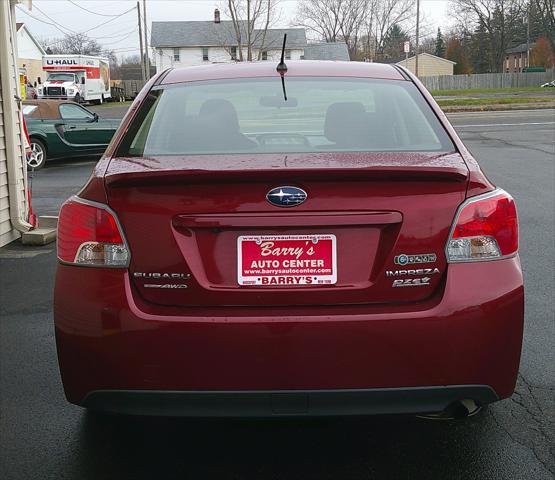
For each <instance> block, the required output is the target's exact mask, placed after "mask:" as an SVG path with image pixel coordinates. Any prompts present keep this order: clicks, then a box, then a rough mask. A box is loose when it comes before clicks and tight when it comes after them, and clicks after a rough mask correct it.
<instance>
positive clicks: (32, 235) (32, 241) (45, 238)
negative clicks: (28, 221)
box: [21, 215, 58, 245]
mask: <svg viewBox="0 0 555 480" xmlns="http://www.w3.org/2000/svg"><path fill="white" fill-rule="evenodd" d="M57 231H58V217H56V216H53V215H44V216H40V217H39V227H38V228H35V229H33V230H29V231H28V232H24V233H23V234H22V235H21V243H22V244H23V245H47V244H49V243H52V242H53V241H55V240H56V234H57Z"/></svg>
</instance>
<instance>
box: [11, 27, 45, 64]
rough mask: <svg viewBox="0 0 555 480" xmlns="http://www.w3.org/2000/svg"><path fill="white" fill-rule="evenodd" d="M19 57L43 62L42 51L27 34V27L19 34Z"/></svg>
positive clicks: (21, 29) (20, 30) (22, 28)
mask: <svg viewBox="0 0 555 480" xmlns="http://www.w3.org/2000/svg"><path fill="white" fill-rule="evenodd" d="M17 56H18V57H19V58H27V59H30V60H40V61H41V62H42V51H41V50H40V48H39V47H37V45H36V43H35V42H34V41H33V39H32V38H31V37H30V36H29V34H28V33H27V30H26V28H25V26H23V27H21V28H20V29H19V30H18V32H17Z"/></svg>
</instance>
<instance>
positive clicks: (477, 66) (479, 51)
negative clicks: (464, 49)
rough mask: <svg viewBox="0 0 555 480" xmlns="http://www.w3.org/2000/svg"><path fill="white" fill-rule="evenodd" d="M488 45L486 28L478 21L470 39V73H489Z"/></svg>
mask: <svg viewBox="0 0 555 480" xmlns="http://www.w3.org/2000/svg"><path fill="white" fill-rule="evenodd" d="M489 49H490V44H489V42H488V36H487V32H486V27H485V25H484V22H483V21H480V23H479V24H478V28H476V30H475V31H474V35H472V37H471V39H470V48H469V50H470V61H471V63H472V71H473V72H474V73H490V72H491V71H492V70H491V67H490V62H489V58H490V56H491V55H490V52H489Z"/></svg>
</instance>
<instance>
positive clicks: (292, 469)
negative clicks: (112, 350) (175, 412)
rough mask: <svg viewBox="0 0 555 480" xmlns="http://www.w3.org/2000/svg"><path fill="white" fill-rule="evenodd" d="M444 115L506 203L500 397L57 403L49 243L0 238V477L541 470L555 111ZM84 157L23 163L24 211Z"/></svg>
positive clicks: (66, 178) (547, 383) (454, 474)
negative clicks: (316, 414) (450, 412)
mask: <svg viewBox="0 0 555 480" xmlns="http://www.w3.org/2000/svg"><path fill="white" fill-rule="evenodd" d="M99 108H102V110H100V109H99V110H97V111H98V112H99V114H100V115H105V116H106V115H112V116H117V115H121V111H120V110H121V107H119V108H120V110H117V107H116V109H114V108H113V107H99ZM450 119H451V121H452V122H453V124H454V125H455V128H456V129H457V131H458V132H459V134H460V135H461V137H462V139H463V141H464V142H465V143H466V145H467V146H468V147H469V148H470V149H471V151H472V152H473V153H474V155H475V156H476V157H477V159H478V160H479V161H480V163H481V165H482V167H483V169H484V171H485V172H486V174H487V175H488V176H489V178H490V179H491V180H492V181H493V182H494V183H495V184H497V185H498V186H500V187H502V188H504V189H506V190H508V191H509V192H510V193H511V194H513V196H514V197H515V199H516V201H517V205H518V208H519V215H520V232H521V236H520V240H521V258H522V264H523V270H524V276H525V285H526V295H527V297H526V326H525V337H524V346H523V353H522V359H521V369H520V375H519V380H518V385H517V391H516V393H515V394H514V396H513V397H512V398H511V399H510V400H505V401H503V402H499V403H497V404H494V405H492V406H490V407H489V408H488V409H486V410H485V411H484V412H482V413H481V414H480V415H478V416H476V417H473V418H470V419H467V420H465V421H456V422H441V421H439V422H438V421H426V420H421V419H418V418H412V417H400V418H397V417H394V418H391V417H379V418H378V417H376V418H362V419H361V418H352V419H344V418H343V419H311V420H296V419H289V420H248V421H244V420H233V421H220V420H210V421H205V420H186V419H172V418H167V419H160V418H139V417H129V418H126V417H98V416H95V415H92V414H87V413H86V412H85V411H84V410H82V409H80V408H79V407H76V406H73V405H69V404H67V403H66V401H65V399H64V396H63V392H62V387H61V382H60V378H59V374H58V367H57V359H56V350H55V344H54V329H53V321H52V313H51V309H52V298H51V297H52V287H53V281H54V272H55V265H56V254H55V245H54V244H51V245H47V246H45V247H22V246H20V245H19V244H18V243H13V244H11V245H8V246H6V247H4V248H2V249H0V270H1V272H2V275H1V277H0V316H1V319H0V342H1V343H0V355H1V358H0V401H1V411H2V416H1V417H0V431H1V432H2V438H0V444H1V447H0V478H2V479H9V480H11V479H25V480H31V479H62V478H67V479H83V480H86V479H94V480H100V479H108V478H110V479H111V478H117V479H139V478H145V479H146V478H148V479H152V478H164V479H165V478H180V479H184V478H194V479H205V478H218V479H254V478H256V479H258V478H260V479H311V478H314V479H326V478H330V479H331V478H333V479H355V478H356V479H363V478H368V479H374V478H380V479H381V478H391V479H401V478H406V479H412V478H446V479H466V478H479V479H515V480H516V479H552V478H553V475H554V474H555V460H554V458H555V455H554V451H553V445H554V440H555V438H554V437H555V436H554V434H553V431H554V430H555V429H553V424H554V420H555V400H554V399H555V384H554V378H555V375H554V374H555V348H554V345H553V339H554V338H555V319H554V318H553V301H554V298H553V291H554V276H553V258H554V257H555V247H554V243H553V239H554V238H555V229H554V213H553V212H554V208H555V196H554V179H555V165H554V160H555V111H554V110H535V111H514V112H484V113H458V114H453V115H451V116H450ZM93 166H94V162H92V161H91V162H87V161H78V162H72V161H63V162H53V163H51V164H49V165H47V167H46V168H44V169H43V170H41V171H39V172H36V173H35V174H33V175H32V180H31V181H32V189H33V207H34V209H35V210H36V211H37V212H38V213H40V214H51V215H55V214H57V211H58V209H59V206H60V204H61V203H62V202H63V200H65V198H67V197H68V196H69V195H71V194H72V193H75V192H76V191H78V189H79V188H80V186H81V185H82V184H83V183H84V182H85V181H86V179H87V177H88V175H89V174H90V171H91V169H92V168H93ZM423 348H425V347H423Z"/></svg>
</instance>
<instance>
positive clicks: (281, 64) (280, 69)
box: [276, 33, 287, 101]
mask: <svg viewBox="0 0 555 480" xmlns="http://www.w3.org/2000/svg"><path fill="white" fill-rule="evenodd" d="M285 42H287V34H286V33H284V34H283V46H282V47H281V60H280V61H279V63H278V66H277V67H276V70H277V71H278V73H279V75H280V76H281V88H283V99H284V100H285V101H287V92H286V91H285V72H287V65H286V64H285V59H284V57H285Z"/></svg>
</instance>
